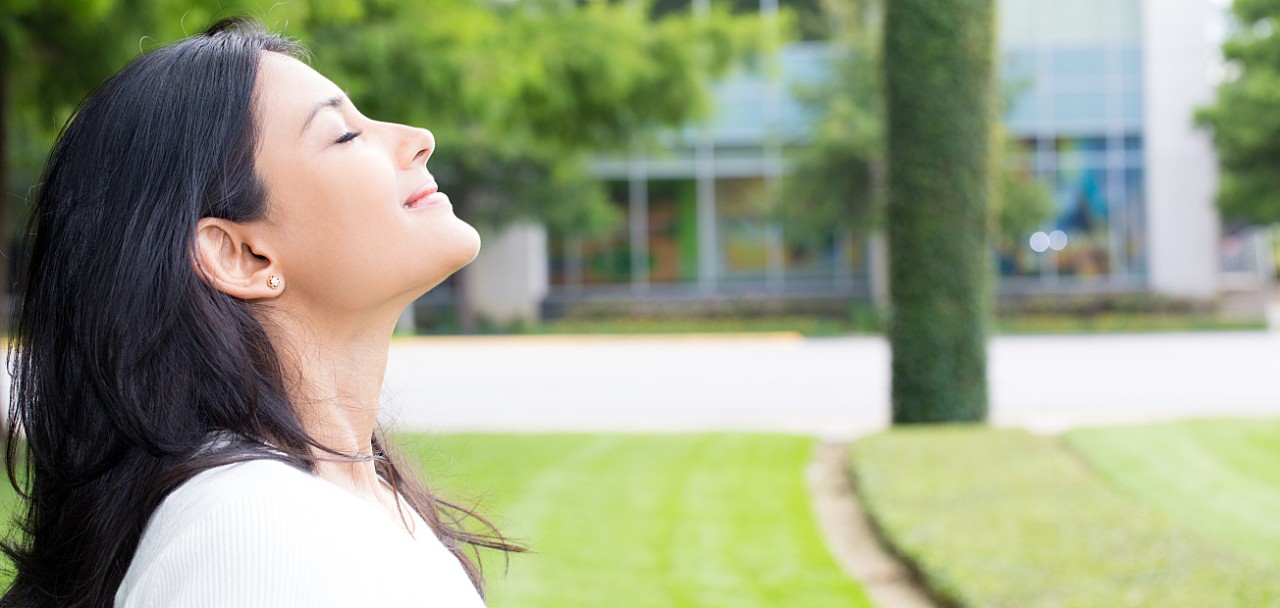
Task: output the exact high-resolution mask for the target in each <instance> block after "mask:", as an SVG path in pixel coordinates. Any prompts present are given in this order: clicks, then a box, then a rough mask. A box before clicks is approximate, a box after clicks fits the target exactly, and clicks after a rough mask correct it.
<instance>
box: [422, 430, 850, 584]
mask: <svg viewBox="0 0 1280 608" xmlns="http://www.w3.org/2000/svg"><path fill="white" fill-rule="evenodd" d="M401 445H402V447H403V448H404V449H405V450H406V451H407V452H409V453H410V455H411V456H413V457H415V458H419V459H421V460H422V462H424V463H425V466H426V467H427V469H428V470H427V476H428V478H429V479H434V480H438V483H437V485H439V486H443V487H444V488H445V491H446V493H455V494H460V495H466V496H476V495H488V496H489V497H490V499H491V500H490V501H489V503H488V505H487V512H488V513H490V514H492V515H493V516H494V517H495V519H496V520H497V522H498V523H499V524H500V525H501V527H502V529H503V531H504V533H507V534H510V535H512V536H514V537H518V538H519V539H520V540H521V541H523V542H525V543H526V544H528V545H529V546H530V547H531V548H532V549H533V550H534V551H535V552H536V553H535V554H533V555H516V556H513V557H512V559H511V565H510V570H509V572H508V573H507V574H506V575H505V576H504V575H503V573H502V569H503V564H502V560H501V559H498V560H493V559H488V560H486V568H487V570H486V571H487V572H488V573H489V576H490V577H491V579H492V580H493V586H492V595H491V598H490V605H491V606H493V607H494V608H502V607H504V606H507V607H516V606H519V607H522V608H537V607H541V606H547V607H551V606H555V607H557V608H559V607H562V606H611V607H615V606H616V607H619V608H649V607H653V608H658V607H662V608H668V607H671V608H694V607H707V608H710V607H722V606H734V607H742V608H752V607H756V606H761V607H763V606H806V607H811V608H824V607H827V606H831V607H836V606H839V607H842V608H844V607H855V608H856V607H859V606H870V604H869V603H868V601H867V600H866V598H865V595H864V593H863V591H862V589H861V588H860V586H858V585H857V584H856V583H854V582H853V581H850V580H849V579H848V578H847V577H845V575H844V574H843V572H842V571H841V570H840V568H839V567H838V566H837V565H836V563H835V561H834V560H833V559H832V557H831V556H830V554H829V553H828V552H827V550H826V547H825V546H824V544H823V542H822V538H821V536H820V534H819V532H818V527H817V523H816V522H815V520H814V517H813V510H812V507H811V504H810V502H809V497H808V495H807V489H806V484H805V478H804V472H805V467H806V466H807V464H808V461H809V458H810V457H811V455H812V450H813V447H814V440H813V439H812V438H807V437H795V436H786V435H752V434H687V435H625V434H624V435H573V434H569V435H432V436H422V435H415V436H405V437H402V438H401Z"/></svg>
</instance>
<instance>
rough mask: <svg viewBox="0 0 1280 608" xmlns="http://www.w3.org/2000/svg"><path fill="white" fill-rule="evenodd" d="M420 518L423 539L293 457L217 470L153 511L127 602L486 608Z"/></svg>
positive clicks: (126, 607) (126, 605) (200, 606)
mask: <svg viewBox="0 0 1280 608" xmlns="http://www.w3.org/2000/svg"><path fill="white" fill-rule="evenodd" d="M411 511H412V509H407V508H406V512H411ZM412 517H413V525H414V533H413V535H412V536H411V535H410V533H409V531H408V530H406V529H405V528H404V526H402V525H399V524H398V523H397V522H395V521H393V520H392V519H391V518H390V517H388V515H387V513H386V512H385V510H383V509H382V508H381V507H379V506H377V505H374V504H372V503H369V502H366V501H364V500H362V499H360V498H359V497H357V496H356V495H354V494H352V493H350V492H348V491H347V490H344V489H342V488H340V487H338V486H336V485H334V484H332V483H330V482H328V481H325V480H323V479H321V478H319V477H316V476H314V475H311V474H309V473H306V472H304V471H300V470H298V469H295V468H293V467H291V466H289V465H287V464H284V463H282V462H277V461H271V460H254V461H250V462H242V463H236V464H230V465H225V466H221V467H217V468H214V469H210V470H208V471H204V472H202V473H200V474H198V475H196V476H195V477H193V478H191V479H190V480H188V481H187V482H186V483H184V484H182V485H181V486H179V487H178V488H177V489H176V490H174V491H173V492H172V493H170V495H169V496H168V497H166V498H165V500H164V502H162V503H161V504H160V507H159V508H157V509H156V511H155V513H154V514H153V515H152V516H151V520H150V522H149V523H148V524H147V527H146V530H145V531H144V533H143V535H142V539H141V541H140V543H139V545H138V550H137V552H136V553H135V554H134V557H133V561H132V562H131V563H130V564H129V570H128V572H126V574H125V577H124V581H123V582H122V583H121V585H120V589H119V590H118V591H117V592H116V598H115V605H116V607H117V608H144V607H145V608H150V607H156V608H160V607H166V608H214V607H218V608H221V607H235V608H255V607H264V608H265V607H268V606H270V607H272V608H294V607H297V608H303V607H306V608H328V607H335V608H336V607H338V606H342V607H344V608H346V607H350V606H377V607H379V608H393V607H394V608H399V607H409V606H414V607H418V606H432V607H436V608H483V606H484V602H483V601H482V600H481V599H480V595H479V594H478V593H477V592H476V590H475V587H473V586H472V584H471V580H470V579H469V578H468V577H467V574H466V571H465V570H464V569H463V567H462V564H461V563H460V562H459V561H458V559H457V558H456V557H455V556H454V555H453V554H452V553H450V552H449V550H448V549H446V548H445V547H444V545H443V544H441V543H440V540H439V539H438V538H436V536H435V534H434V533H432V531H431V528H430V527H428V526H427V524H426V523H425V522H423V521H422V519H421V518H420V517H418V515H417V514H416V513H414V514H413V515H412Z"/></svg>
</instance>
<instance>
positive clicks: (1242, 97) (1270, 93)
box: [1196, 0, 1280, 223]
mask: <svg viewBox="0 0 1280 608" xmlns="http://www.w3.org/2000/svg"><path fill="white" fill-rule="evenodd" d="M1231 12H1232V15H1233V16H1234V17H1235V20H1236V24H1237V27H1236V28H1235V33H1234V34H1233V35H1232V36H1231V37H1230V38H1229V39H1228V40H1227V41H1226V43H1225V44H1224V45H1223V47H1222V54H1223V58H1224V59H1225V60H1226V62H1227V65H1228V68H1229V69H1228V74H1229V76H1230V77H1229V78H1227V80H1226V81H1225V82H1223V83H1222V84H1221V85H1220V86H1219V87H1218V98H1217V101H1216V103H1215V104H1214V105H1212V106H1209V107H1206V108H1202V109H1201V110H1200V111H1199V112H1197V114H1196V118H1197V121H1198V122H1199V123H1200V124H1202V125H1206V126H1208V127H1211V128H1212V129H1213V142H1214V145H1215V146H1216V147H1217V149H1218V163H1219V165H1220V167H1221V178H1220V179H1221V181H1220V182H1219V189H1218V207H1219V209H1220V210H1221V211H1222V213H1223V215H1225V216H1227V217H1230V218H1233V219H1243V220H1248V221H1253V222H1258V223H1270V222H1280V171H1277V170H1276V169H1277V167H1280V113H1277V112H1276V111H1275V109H1276V108H1277V107H1280V35H1277V32H1276V29H1277V25H1280V22H1278V20H1280V0H1236V1H1235V2H1234V3H1233V4H1232V6H1231Z"/></svg>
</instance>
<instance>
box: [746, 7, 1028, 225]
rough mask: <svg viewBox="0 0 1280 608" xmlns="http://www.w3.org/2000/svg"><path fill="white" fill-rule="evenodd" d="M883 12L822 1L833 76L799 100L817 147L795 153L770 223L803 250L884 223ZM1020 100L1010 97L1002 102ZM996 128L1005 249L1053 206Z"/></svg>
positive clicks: (995, 217) (995, 213)
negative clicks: (810, 114)
mask: <svg viewBox="0 0 1280 608" xmlns="http://www.w3.org/2000/svg"><path fill="white" fill-rule="evenodd" d="M883 3H884V0H822V10H823V12H824V14H825V15H826V19H825V20H824V21H825V23H827V24H828V25H829V26H830V28H831V30H830V37H831V42H832V45H833V47H834V49H835V56H836V59H835V60H834V61H833V62H832V77H831V78H830V79H828V80H826V81H825V82H823V83H821V84H820V85H818V86H815V87H809V88H806V89H802V90H800V91H797V94H798V96H799V97H800V98H801V99H802V101H804V102H806V103H807V104H809V105H810V106H811V107H812V108H814V109H815V110H816V112H817V114H818V116H819V117H820V118H819V119H818V121H817V123H816V124H815V127H814V130H813V139H812V140H811V141H810V142H808V143H807V144H806V145H803V146H799V147H797V148H796V149H795V150H794V151H793V152H792V153H791V158H790V160H791V171H790V173H789V174H788V175H787V176H786V177H785V178H784V179H783V180H782V184H781V188H778V189H777V190H776V191H775V193H774V196H773V199H772V200H771V201H770V203H771V207H772V209H771V211H772V214H773V216H774V217H775V219H777V220H778V221H779V222H780V223H781V224H782V225H783V226H784V228H785V230H786V234H787V235H788V237H789V238H790V239H792V240H795V241H797V242H811V241H815V240H821V239H824V238H829V237H830V235H831V233H832V231H833V230H845V231H849V232H851V233H853V234H867V233H868V232H870V231H871V230H873V229H874V228H875V227H876V226H878V225H879V223H880V222H881V218H880V214H881V210H882V205H883V202H884V191H883V188H884V183H883V181H884V180H883V175H884V129H885V114H884V82H883V79H884V74H883V71H882V70H883V68H882V63H881V61H882V60H881V55H882V35H881V34H882V28H883V25H884V24H883V11H884V8H883V6H884V5H883ZM1014 93H1015V91H1014V90H1012V89H1011V90H1009V91H1008V92H1007V93H1006V96H1008V95H1012V94H1014ZM1006 103H1007V102H1006ZM996 110H997V111H998V110H999V108H998V107H997V108H996ZM992 125H993V132H992V140H993V142H994V143H995V144H996V145H995V146H993V147H992V152H993V153H992V155H991V161H992V168H993V171H992V178H993V180H994V181H993V183H992V187H991V195H990V198H989V211H990V215H991V222H992V225H991V230H992V232H991V234H992V235H993V237H994V238H995V239H996V240H997V241H999V242H998V243H997V244H999V245H1007V244H1010V243H1016V242H1020V241H1022V240H1024V239H1025V238H1026V237H1027V236H1028V235H1030V234H1031V232H1033V231H1035V230H1038V229H1039V228H1040V227H1042V225H1043V224H1044V222H1045V221H1047V220H1048V219H1050V218H1051V217H1052V215H1053V203H1052V198H1051V196H1050V194H1049V191H1048V190H1047V189H1046V188H1045V186H1044V185H1043V184H1041V183H1040V182H1039V181H1037V180H1036V179H1035V177H1034V176H1033V175H1032V174H1031V172H1030V171H1028V170H1027V166H1026V163H1025V162H1023V157H1022V155H1021V154H1019V152H1020V148H1019V145H1018V142H1017V141H1016V140H1014V139H1013V138H1011V137H1010V136H1008V135H1007V134H1006V133H1005V132H1004V131H1003V129H1001V128H1000V127H999V122H998V121H993V122H992Z"/></svg>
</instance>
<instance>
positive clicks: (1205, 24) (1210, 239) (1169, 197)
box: [1142, 0, 1221, 299]
mask: <svg viewBox="0 0 1280 608" xmlns="http://www.w3.org/2000/svg"><path fill="white" fill-rule="evenodd" d="M1218 10H1219V9H1217V8H1215V6H1214V5H1213V3H1211V2H1209V1H1207V0H1143V2H1142V21H1143V62H1144V63H1143V72H1144V74H1143V78H1144V81H1145V82H1144V91H1145V99H1144V104H1145V106H1144V113H1145V121H1144V122H1145V131H1146V133H1145V136H1146V142H1145V143H1146V151H1145V154H1146V160H1147V173H1146V187H1147V235H1148V256H1149V257H1148V271H1149V276H1150V284H1151V288H1152V289H1153V290H1154V291H1156V292H1159V293H1164V294H1168V295H1173V296H1179V297H1193V298H1205V299H1208V298H1212V297H1214V296H1216V295H1217V293H1218V288H1219V287H1218V283H1219V281H1218V273H1219V261H1218V260H1219V239H1220V231H1221V229H1220V226H1219V220H1218V214H1217V211H1216V210H1215V209H1214V206H1213V197H1214V195H1215V193H1216V191H1217V185H1218V171H1217V158H1216V156H1215V154H1214V152H1213V146H1212V144H1211V142H1210V139H1209V133H1208V132H1207V131H1205V130H1203V129H1197V128H1195V126H1194V125H1193V122H1192V121H1193V114H1194V112H1195V109H1196V107H1198V106H1201V105H1204V104H1206V103H1209V102H1210V101H1211V100H1212V99H1213V84H1212V83H1211V81H1210V78H1209V74H1210V71H1211V68H1212V67H1214V64H1215V55H1214V47H1213V41H1212V40H1211V39H1210V30H1211V28H1212V27H1213V26H1214V24H1215V23H1218V22H1220V20H1219V17H1218V13H1217V11H1218Z"/></svg>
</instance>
